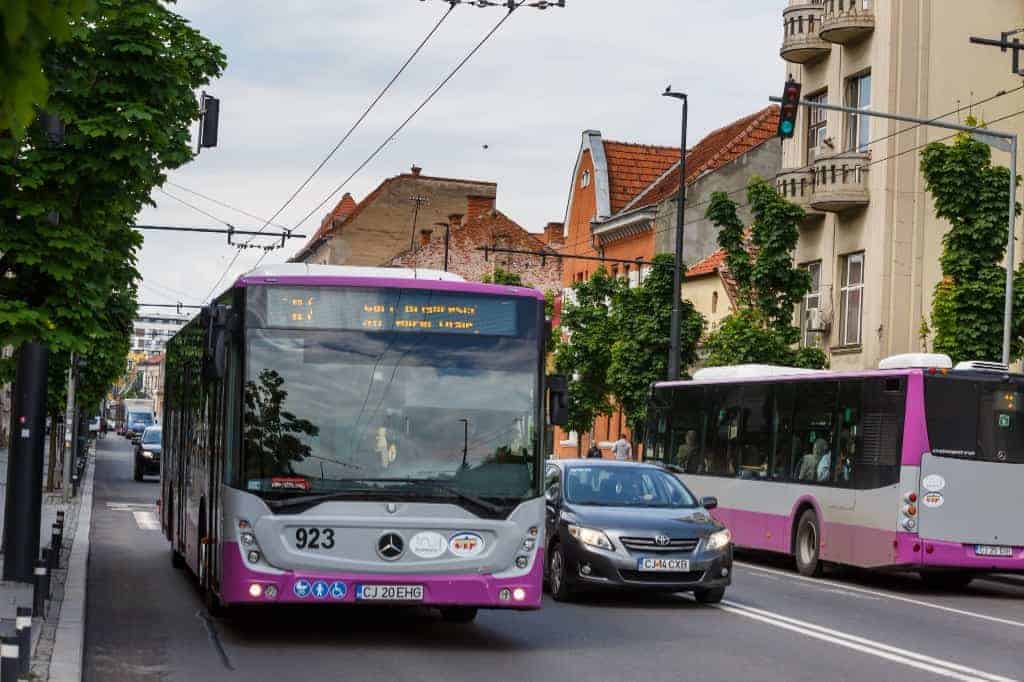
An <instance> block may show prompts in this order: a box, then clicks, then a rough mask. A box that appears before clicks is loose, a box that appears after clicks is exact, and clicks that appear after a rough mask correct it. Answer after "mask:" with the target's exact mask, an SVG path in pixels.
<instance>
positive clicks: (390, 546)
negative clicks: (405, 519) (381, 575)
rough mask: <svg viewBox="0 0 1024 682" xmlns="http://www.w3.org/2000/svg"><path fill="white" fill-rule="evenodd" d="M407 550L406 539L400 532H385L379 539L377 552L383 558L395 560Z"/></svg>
mask: <svg viewBox="0 0 1024 682" xmlns="http://www.w3.org/2000/svg"><path fill="white" fill-rule="evenodd" d="M404 551H405V540H403V539H402V536H401V535H399V534H398V533H384V535H381V536H380V538H379V539H378V540H377V554H378V555H379V556H380V558H381V559H385V560H387V561H394V560H395V559H397V558H398V557H400V556H402V552H404Z"/></svg>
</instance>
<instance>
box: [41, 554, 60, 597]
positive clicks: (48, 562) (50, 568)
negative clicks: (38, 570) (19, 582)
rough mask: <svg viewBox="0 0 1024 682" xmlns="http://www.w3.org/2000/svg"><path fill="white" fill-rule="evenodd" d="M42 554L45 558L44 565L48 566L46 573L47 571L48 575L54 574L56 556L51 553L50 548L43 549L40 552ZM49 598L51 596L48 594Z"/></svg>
mask: <svg viewBox="0 0 1024 682" xmlns="http://www.w3.org/2000/svg"><path fill="white" fill-rule="evenodd" d="M40 554H41V555H42V557H43V563H45V564H46V571H47V573H50V574H52V573H53V559H54V557H55V556H56V555H55V554H54V553H53V552H52V551H50V548H49V547H43V548H42V550H40ZM47 597H49V594H47Z"/></svg>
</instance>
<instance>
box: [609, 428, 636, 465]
mask: <svg viewBox="0 0 1024 682" xmlns="http://www.w3.org/2000/svg"><path fill="white" fill-rule="evenodd" d="M612 454H614V455H615V459H617V460H619V461H620V462H629V461H632V459H633V446H632V445H630V444H629V441H628V440H626V434H624V433H620V434H619V439H618V440H617V441H615V444H614V445H612Z"/></svg>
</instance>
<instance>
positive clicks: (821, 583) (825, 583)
mask: <svg viewBox="0 0 1024 682" xmlns="http://www.w3.org/2000/svg"><path fill="white" fill-rule="evenodd" d="M733 563H734V564H735V565H737V566H743V567H744V568H749V569H751V570H753V571H757V572H759V573H767V574H770V575H780V576H784V577H787V578H790V579H791V580H799V581H801V582H807V583H811V584H812V585H817V586H818V587H820V588H821V589H829V588H832V589H838V590H847V591H849V592H858V593H860V594H868V595H872V596H875V597H883V598H885V599H892V600H894V601H901V602H904V603H906V604H913V605H915V606H924V607H927V608H929V609H935V610H937V611H945V612H946V613H955V614H956V615H958V616H969V617H970V618H978V619H980V620H986V621H989V622H990V623H999V624H1001V625H1010V626H1012V627H1016V628H1024V622H1022V621H1019V620H1010V619H1009V618H1000V617H998V616H989V615H987V614H984V613H976V612H974V611H967V610H965V609H957V608H954V607H952V606H943V605H942V604H935V603H933V602H928V601H922V600H920V599H913V598H911V597H904V596H903V595H900V594H896V593H895V592H881V591H879V590H870V589H868V588H866V587H856V586H854V585H847V584H846V583H840V582H836V581H834V580H826V579H824V578H808V577H806V576H802V575H798V574H796V573H788V572H786V571H779V570H776V569H774V568H765V567H764V566H758V565H756V564H748V563H746V562H744V561H735V562H733Z"/></svg>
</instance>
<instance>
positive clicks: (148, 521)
mask: <svg viewBox="0 0 1024 682" xmlns="http://www.w3.org/2000/svg"><path fill="white" fill-rule="evenodd" d="M132 516H134V517H135V525H137V526H138V527H139V529H140V530H160V522H159V521H157V520H156V512H143V511H137V512H132Z"/></svg>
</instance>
